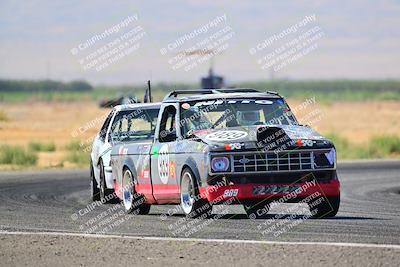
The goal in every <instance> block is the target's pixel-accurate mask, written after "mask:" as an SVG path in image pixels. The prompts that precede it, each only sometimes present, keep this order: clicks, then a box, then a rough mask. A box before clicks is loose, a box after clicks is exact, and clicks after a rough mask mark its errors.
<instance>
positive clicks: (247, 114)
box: [236, 110, 260, 126]
mask: <svg viewBox="0 0 400 267" xmlns="http://www.w3.org/2000/svg"><path fill="white" fill-rule="evenodd" d="M236 119H237V122H238V124H239V125H240V126H251V125H257V124H259V123H260V112H259V111H258V110H244V111H240V110H238V111H237V112H236Z"/></svg>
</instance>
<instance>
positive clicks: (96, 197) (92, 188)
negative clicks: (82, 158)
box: [90, 162, 100, 201]
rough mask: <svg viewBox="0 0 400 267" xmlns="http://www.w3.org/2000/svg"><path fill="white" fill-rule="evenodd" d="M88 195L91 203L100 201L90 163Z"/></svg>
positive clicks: (98, 190)
mask: <svg viewBox="0 0 400 267" xmlns="http://www.w3.org/2000/svg"><path fill="white" fill-rule="evenodd" d="M90 193H91V195H92V200H93V201H99V200H100V189H99V187H98V186H97V181H96V178H95V177H94V170H93V164H92V162H90Z"/></svg>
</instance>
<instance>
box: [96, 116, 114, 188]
mask: <svg viewBox="0 0 400 267" xmlns="http://www.w3.org/2000/svg"><path fill="white" fill-rule="evenodd" d="M115 114H116V111H115V110H112V111H111V112H110V114H109V115H108V116H107V118H106V120H105V121H104V123H103V126H102V127H101V129H100V132H99V134H97V135H96V137H95V139H94V142H93V149H92V154H91V159H92V164H93V171H94V176H95V178H96V181H97V184H100V169H99V164H100V160H102V161H103V164H104V166H106V164H107V166H110V164H109V163H110V152H111V145H110V144H109V140H108V133H109V131H110V128H111V127H110V126H111V124H112V121H113V119H114V117H115ZM107 152H108V155H105V154H106V153H107Z"/></svg>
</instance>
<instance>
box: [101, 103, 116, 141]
mask: <svg viewBox="0 0 400 267" xmlns="http://www.w3.org/2000/svg"><path fill="white" fill-rule="evenodd" d="M113 115H114V110H113V111H111V112H110V114H108V116H107V118H106V120H105V121H104V124H103V126H102V127H101V129H100V133H99V137H100V140H101V141H103V142H104V140H105V139H106V135H107V129H108V125H109V124H110V121H111V119H112V117H113Z"/></svg>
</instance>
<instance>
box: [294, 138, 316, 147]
mask: <svg viewBox="0 0 400 267" xmlns="http://www.w3.org/2000/svg"><path fill="white" fill-rule="evenodd" d="M313 144H314V141H313V140H301V139H298V140H297V141H296V146H300V147H301V146H313Z"/></svg>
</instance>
